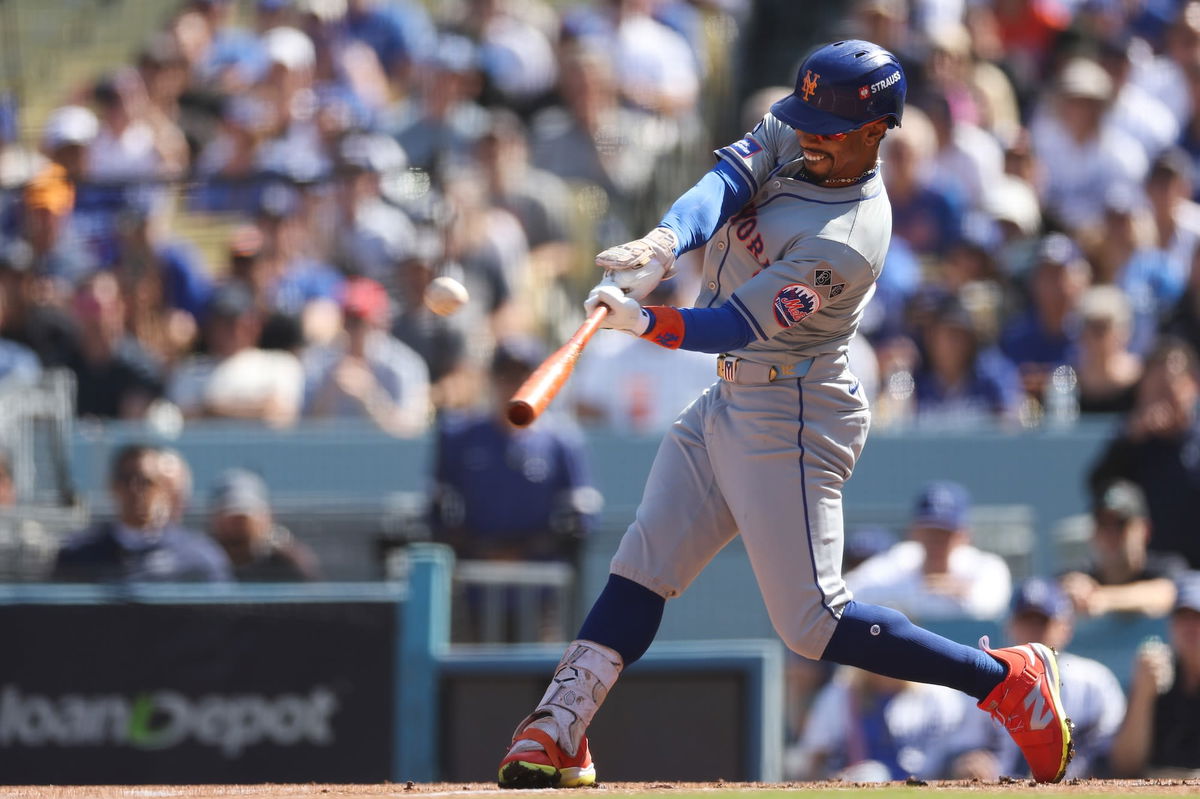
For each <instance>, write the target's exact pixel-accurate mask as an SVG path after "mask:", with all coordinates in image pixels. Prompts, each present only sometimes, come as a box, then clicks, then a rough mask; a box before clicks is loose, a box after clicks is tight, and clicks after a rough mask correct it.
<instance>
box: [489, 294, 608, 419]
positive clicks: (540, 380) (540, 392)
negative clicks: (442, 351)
mask: <svg viewBox="0 0 1200 799" xmlns="http://www.w3.org/2000/svg"><path fill="white" fill-rule="evenodd" d="M607 313H608V306H607V305H597V306H596V307H595V308H593V309H592V312H591V313H590V314H588V318H587V319H585V320H584V321H583V324H581V325H580V326H579V329H578V330H576V331H575V334H574V335H572V336H571V338H569V339H567V343H566V344H563V345H562V346H561V347H559V348H558V349H557V350H555V351H554V353H553V354H552V355H550V356H549V357H548V358H546V360H544V361H542V363H541V365H540V366H538V368H537V369H535V370H534V372H533V374H531V375H530V376H529V378H528V379H527V380H526V381H525V382H524V383H522V384H521V387H520V388H519V389H517V392H516V393H515V394H513V396H512V399H510V400H509V401H508V421H510V422H512V423H513V425H515V426H516V427H527V426H529V425H530V424H533V420H534V419H536V418H538V417H539V416H541V414H542V411H544V410H546V406H547V405H549V404H550V401H551V400H552V399H554V397H555V395H557V394H558V392H559V389H561V388H562V387H563V384H564V383H566V382H567V378H568V377H570V376H571V372H573V371H575V362H576V361H578V360H579V355H580V353H582V352H583V348H584V347H585V346H586V345H587V343H588V341H590V340H591V338H592V334H593V333H595V332H596V331H597V330H599V329H600V322H601V321H603V320H604V317H605V315H606V314H607Z"/></svg>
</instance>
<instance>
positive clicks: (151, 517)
mask: <svg viewBox="0 0 1200 799" xmlns="http://www.w3.org/2000/svg"><path fill="white" fill-rule="evenodd" d="M161 454H162V453H161V451H160V450H159V449H157V448H155V447H150V446H146V445H143V444H128V445H125V446H123V447H121V448H120V449H119V450H117V452H116V454H115V455H114V456H113V459H112V464H111V468H110V470H109V490H110V492H111V493H112V497H113V505H114V507H115V509H116V518H115V519H112V520H110V521H100V522H97V523H95V524H93V525H92V526H91V527H89V528H87V529H86V530H82V531H80V532H78V533H75V534H73V535H70V536H68V537H67V539H66V540H65V541H64V542H63V545H62V548H61V549H60V550H59V553H58V557H57V559H56V561H55V564H54V569H53V572H52V574H51V579H53V580H56V581H59V582H72V583H78V582H89V583H90V582H104V583H107V582H147V581H151V582H163V581H222V580H228V579H229V578H230V570H229V561H228V559H227V558H226V557H225V553H223V552H222V551H221V550H220V548H219V547H218V546H217V545H216V544H214V543H212V541H210V540H209V539H208V538H207V537H205V536H203V535H200V534H198V533H194V532H192V531H190V530H185V529H184V528H182V527H180V526H178V524H176V523H175V522H173V521H171V499H170V496H171V495H170V488H169V486H168V481H167V476H166V474H165V473H164V471H163V463H162V457H161Z"/></svg>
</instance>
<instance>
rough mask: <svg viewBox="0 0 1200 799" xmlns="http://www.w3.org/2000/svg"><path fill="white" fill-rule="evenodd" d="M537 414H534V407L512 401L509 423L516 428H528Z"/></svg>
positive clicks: (518, 401)
mask: <svg viewBox="0 0 1200 799" xmlns="http://www.w3.org/2000/svg"><path fill="white" fill-rule="evenodd" d="M536 415H537V414H535V413H534V412H533V406H532V405H530V404H529V403H528V402H524V401H522V400H512V401H511V402H509V403H508V421H509V422H511V423H512V424H513V425H514V426H515V427H526V426H528V425H529V423H530V422H532V421H533V420H534V417H535V416H536Z"/></svg>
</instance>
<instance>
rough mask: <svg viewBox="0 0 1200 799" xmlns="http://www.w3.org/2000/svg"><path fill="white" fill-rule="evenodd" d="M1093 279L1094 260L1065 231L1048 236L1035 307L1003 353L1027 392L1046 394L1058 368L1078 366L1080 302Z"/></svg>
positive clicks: (1011, 328)
mask: <svg viewBox="0 0 1200 799" xmlns="http://www.w3.org/2000/svg"><path fill="white" fill-rule="evenodd" d="M1090 281H1091V272H1090V268H1089V265H1088V262H1087V261H1085V260H1084V259H1083V256H1082V255H1081V254H1080V253H1079V250H1078V248H1077V247H1076V246H1075V244H1074V242H1072V241H1071V240H1070V239H1069V238H1067V237H1066V236H1064V235H1063V234H1061V233H1052V234H1050V235H1048V236H1046V237H1045V238H1044V239H1043V240H1042V243H1041V245H1040V247H1039V248H1038V253H1037V256H1036V259H1035V261H1034V264H1033V266H1032V268H1031V270H1030V272H1029V274H1028V290H1029V308H1028V309H1027V310H1026V311H1025V312H1024V313H1022V314H1020V315H1019V316H1017V317H1016V318H1014V319H1013V320H1012V321H1010V322H1009V323H1008V325H1006V326H1005V328H1004V329H1003V330H1002V331H1001V333H1000V349H1001V351H1003V353H1004V354H1005V355H1006V356H1008V358H1009V359H1010V360H1011V361H1013V362H1014V363H1016V364H1017V366H1018V367H1019V368H1020V370H1021V379H1022V382H1023V383H1024V386H1025V390H1026V391H1027V392H1029V393H1030V394H1032V395H1033V396H1036V397H1040V396H1042V393H1043V389H1044V387H1045V384H1046V379H1047V378H1048V377H1049V375H1050V373H1051V372H1053V371H1054V368H1055V367H1056V366H1060V365H1062V364H1071V363H1075V361H1076V360H1077V352H1078V343H1079V327H1080V325H1079V318H1078V306H1079V300H1080V298H1081V297H1082V295H1083V292H1084V290H1086V289H1087V287H1088V285H1089V283H1090Z"/></svg>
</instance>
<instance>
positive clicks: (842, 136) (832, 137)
mask: <svg viewBox="0 0 1200 799" xmlns="http://www.w3.org/2000/svg"><path fill="white" fill-rule="evenodd" d="M880 119H886V117H880V118H879V119H873V120H871V121H870V122H864V123H863V124H862V125H859V126H858V127H857V128H855V129H854V130H862V129H863V128H865V127H866V126H867V125H873V124H875V123H876V122H878V121H879V120H880ZM852 132H853V131H846V132H844V133H814V134H812V137H813V138H814V139H816V140H817V141H845V140H846V137H847V136H849V135H850V134H851V133H852Z"/></svg>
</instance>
